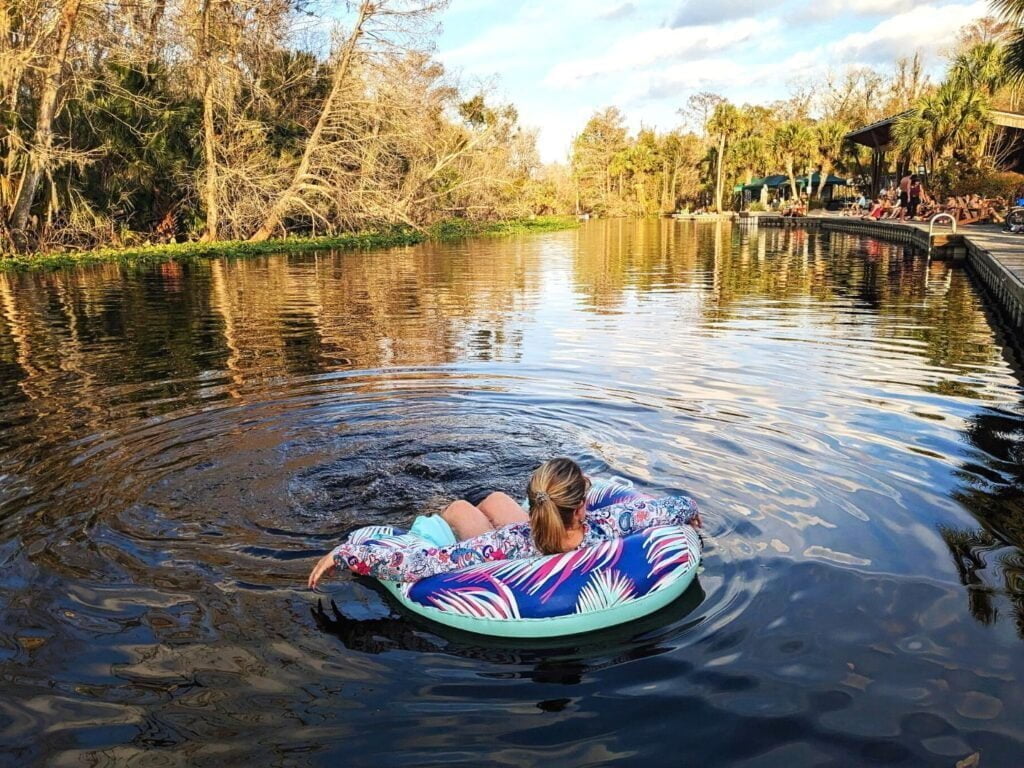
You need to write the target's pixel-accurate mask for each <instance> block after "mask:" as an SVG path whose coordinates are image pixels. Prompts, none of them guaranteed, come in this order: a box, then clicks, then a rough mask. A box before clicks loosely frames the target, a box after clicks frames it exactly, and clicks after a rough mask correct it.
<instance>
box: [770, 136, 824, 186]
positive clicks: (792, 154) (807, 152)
mask: <svg viewBox="0 0 1024 768" xmlns="http://www.w3.org/2000/svg"><path fill="white" fill-rule="evenodd" d="M772 144H773V145H774V147H775V153H776V154H777V155H778V157H779V159H780V160H781V161H782V162H783V164H784V165H785V166H786V175H787V176H789V185H790V188H791V189H792V190H793V197H797V195H798V192H797V188H796V169H797V168H798V167H801V168H802V167H804V166H806V165H807V163H809V162H810V161H811V157H812V155H813V152H814V134H813V133H812V132H811V129H810V128H809V127H808V126H807V125H806V124H805V123H802V122H799V121H797V120H790V121H789V122H788V123H783V124H782V125H780V126H779V127H778V128H777V129H776V130H775V133H774V135H773V136H772Z"/></svg>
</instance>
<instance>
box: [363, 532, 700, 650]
mask: <svg viewBox="0 0 1024 768" xmlns="http://www.w3.org/2000/svg"><path fill="white" fill-rule="evenodd" d="M396 536H397V537H402V536H410V534H406V533H404V532H403V531H401V530H399V529H395V528H391V527H390V526H373V527H370V528H362V529H360V530H358V531H356V532H355V533H353V534H352V537H351V539H350V540H351V541H354V542H366V541H370V540H372V539H377V538H384V537H389V538H390V537H396ZM412 538H416V537H412ZM410 543H412V541H410ZM700 553H701V542H700V536H699V535H698V533H697V532H696V531H695V530H694V529H693V528H691V527H690V526H688V525H684V526H659V527H654V528H648V529H647V530H644V531H640V532H638V533H635V534H633V535H631V536H626V537H624V538H621V539H612V540H609V541H605V542H601V543H600V544H597V545H595V546H592V547H587V548H584V549H578V550H574V551H572V552H565V553H563V554H558V555H546V556H539V557H530V558H523V559H520V560H498V561H494V562H488V563H482V564H479V565H472V566H469V567H466V568H462V569H460V570H457V571H451V572H449V573H442V574H438V575H436V576H431V577H428V578H425V579H422V580H420V581H417V582H415V583H400V582H390V581H383V582H381V584H383V586H384V587H385V588H386V589H387V590H388V592H390V593H391V594H392V595H393V596H394V597H395V599H396V600H397V601H398V602H399V603H400V604H401V605H402V606H403V607H405V608H406V609H407V610H409V611H411V612H413V613H415V614H417V615H419V616H423V617H424V618H427V619H430V620H432V621H436V622H438V623H440V624H444V625H447V626H450V627H454V628H456V629H460V630H464V631H466V632H475V633H478V634H482V635H493V636H496V637H513V638H551V637H561V636H565V635H575V634H581V633H584V632H593V631H595V630H599V629H605V628H607V627H613V626H616V625H619V624H624V623H626V622H630V621H634V620H636V619H639V618H641V617H643V616H647V615H648V614H651V613H654V612H655V611H658V610H660V609H661V608H664V607H665V606H667V605H669V604H670V603H671V602H672V601H674V600H675V599H676V598H678V597H679V596H680V595H682V594H683V593H684V592H685V591H686V589H687V588H688V587H689V586H690V584H691V583H692V582H693V579H694V577H695V576H696V574H697V569H698V567H699V565H700Z"/></svg>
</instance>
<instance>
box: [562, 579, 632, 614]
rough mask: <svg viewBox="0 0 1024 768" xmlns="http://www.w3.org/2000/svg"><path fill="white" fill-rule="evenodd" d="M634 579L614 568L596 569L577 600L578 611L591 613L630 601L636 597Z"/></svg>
mask: <svg viewBox="0 0 1024 768" xmlns="http://www.w3.org/2000/svg"><path fill="white" fill-rule="evenodd" d="M635 594H636V588H635V585H634V584H633V581H632V580H631V579H630V578H629V577H628V576H626V575H625V574H624V573H622V572H620V571H616V570H612V569H602V570H600V571H595V572H594V573H593V574H592V575H591V577H590V579H589V580H588V581H587V583H586V585H585V586H584V587H583V589H582V590H580V594H579V598H578V599H577V600H576V613H591V612H593V611H600V610H603V609H605V608H612V607H614V606H616V605H622V604H623V603H628V602H629V601H630V600H633V599H634V598H635Z"/></svg>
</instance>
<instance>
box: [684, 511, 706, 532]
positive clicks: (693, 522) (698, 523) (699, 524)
mask: <svg viewBox="0 0 1024 768" xmlns="http://www.w3.org/2000/svg"><path fill="white" fill-rule="evenodd" d="M686 524H687V525H690V526H692V527H693V528H694V529H695V530H698V531H699V530H700V529H701V528H703V527H704V521H703V520H701V519H700V512H694V514H693V517H691V518H690V519H689V520H687V521H686Z"/></svg>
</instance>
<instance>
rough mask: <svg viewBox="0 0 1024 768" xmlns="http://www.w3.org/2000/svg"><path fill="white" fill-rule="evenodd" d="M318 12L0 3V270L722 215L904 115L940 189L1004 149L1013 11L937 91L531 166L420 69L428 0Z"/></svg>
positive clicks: (606, 124) (444, 81) (1015, 54)
mask: <svg viewBox="0 0 1024 768" xmlns="http://www.w3.org/2000/svg"><path fill="white" fill-rule="evenodd" d="M318 1H319V0H6V1H5V2H0V251H3V252H9V251H14V250H18V251H30V252H31V251H41V250H60V249H69V248H70V249H84V248H91V247H96V246H100V245H114V246H134V245H138V244H141V243H146V242H175V241H183V240H204V241H208V242H212V241H218V240H223V239H243V240H255V241H260V240H265V239H268V238H272V237H280V236H284V235H288V234H290V233H301V234H306V235H318V234H336V233H339V232H348V231H360V230H368V229H384V228H390V227H394V226H402V227H406V228H413V229H425V228H428V227H431V226H434V225H436V224H437V223H438V222H440V221H442V220H445V219H451V218H461V219H473V220H488V219H498V218H512V217H521V216H527V215H531V214H543V213H595V214H599V215H630V216H646V215H654V214H657V213H659V212H666V211H672V210H677V209H679V208H680V207H681V206H698V205H703V206H707V207H711V208H717V209H722V208H726V207H729V206H730V205H732V204H733V202H734V200H733V196H732V189H733V188H734V186H735V185H737V184H740V183H747V182H749V181H750V180H751V179H753V178H754V177H759V176H764V175H767V174H770V173H780V172H781V173H784V174H786V175H787V176H788V178H789V185H790V187H791V189H792V191H793V192H795V191H796V184H797V178H798V177H799V176H802V175H803V174H805V173H806V172H807V171H808V170H817V171H820V173H821V174H822V178H826V177H827V175H828V174H829V173H830V172H835V173H842V174H844V175H847V176H864V175H866V174H867V173H868V172H869V165H870V159H869V156H868V150H866V149H865V148H858V147H857V146H855V145H851V144H850V143H849V142H848V141H845V140H844V137H845V136H846V134H847V133H848V132H849V131H850V130H851V129H853V128H855V127H858V126H862V125H865V124H868V123H870V122H873V121H874V120H877V119H879V118H882V117H887V116H889V115H893V114H900V113H903V114H904V116H903V117H902V118H901V119H900V121H899V124H898V126H897V130H896V137H897V152H896V153H895V160H896V163H897V164H902V165H903V166H904V167H906V166H909V165H912V164H923V165H926V166H927V167H928V169H929V171H930V173H931V174H932V176H933V177H934V178H935V179H937V180H939V181H940V182H941V183H945V184H947V185H948V186H950V187H953V186H955V185H957V184H964V183H965V182H971V181H972V180H973V181H977V180H979V179H982V180H984V179H985V178H990V177H992V175H993V174H994V173H995V171H996V168H995V166H994V165H993V162H994V163H995V165H997V164H998V159H999V157H1000V155H1001V154H1006V153H1007V152H1009V151H1010V149H1011V148H1010V147H1009V146H1008V145H1007V144H1006V142H1005V136H1003V135H1002V134H1001V133H1000V132H999V131H997V130H995V129H993V127H992V125H991V121H990V119H989V117H988V113H989V111H990V110H991V109H992V108H1008V109H1017V108H1018V107H1019V102H1020V99H1019V96H1020V91H1019V88H1017V86H1016V84H1017V83H1019V82H1020V80H1019V73H1021V72H1024V63H1022V62H1024V54H1022V52H1024V33H1022V29H1024V27H1022V24H1021V21H1022V18H1024V3H1021V2H1020V1H1019V0H1012V1H1011V0H1007V1H1006V2H996V5H997V6H999V7H1000V10H1001V11H1002V12H1003V13H1004V18H1003V20H1002V21H998V20H995V19H985V20H983V21H981V22H979V23H977V24H975V25H974V26H972V27H970V28H969V29H966V30H965V31H964V32H963V34H962V36H961V39H960V41H959V43H958V45H957V46H956V50H955V51H953V52H952V53H951V59H950V66H949V70H948V73H947V76H946V77H945V79H943V80H942V81H941V82H932V81H931V80H930V78H929V77H928V76H927V75H926V74H925V72H924V69H923V67H922V64H921V61H920V59H919V58H917V57H911V58H909V59H905V60H901V61H899V62H897V63H896V65H895V66H894V67H893V68H892V69H891V70H890V71H887V72H878V71H874V70H872V69H865V68H857V69H851V70H848V71H845V72H842V73H840V74H831V75H828V76H825V77H824V78H823V79H822V80H821V81H820V82H813V83H812V82H805V83H803V84H800V85H799V86H797V87H796V88H795V89H794V90H793V92H792V93H791V95H790V97H789V98H787V99H784V100H781V101H778V102H775V103H772V104H767V105H735V104H732V103H730V102H729V101H727V100H726V99H724V98H723V97H721V96H719V95H716V94H713V93H706V92H704V93H697V94H693V95H692V96H691V97H690V98H689V100H688V101H687V102H686V104H685V105H684V106H683V107H682V108H681V109H680V120H681V123H682V127H679V128H677V129H673V130H670V131H662V132H658V131H654V130H652V129H650V128H641V129H640V130H639V131H637V132H635V133H632V132H630V130H629V129H628V128H627V123H628V121H627V116H626V115H625V114H624V113H623V112H622V111H621V110H619V109H617V108H614V107H609V108H607V109H602V110H599V111H597V112H595V114H594V115H593V116H592V117H591V118H590V120H589V121H588V122H587V123H586V125H585V126H583V127H582V129H581V131H580V133H579V134H578V135H577V136H576V137H575V139H574V141H573V143H572V147H571V150H570V153H569V157H568V162H567V163H565V164H557V163H556V164H550V165H546V166H545V165H542V164H541V163H540V161H539V158H538V154H537V149H536V136H535V132H534V131H533V130H532V129H529V128H526V127H524V126H523V125H521V123H520V121H519V117H518V114H517V111H516V109H515V107H514V106H513V105H510V104H504V103H500V102H498V101H496V100H495V99H494V97H493V95H492V94H491V93H490V92H489V91H488V90H487V89H486V88H482V87H478V86H476V85H474V84H472V83H469V84H467V83H465V82H463V81H461V80H460V78H458V77H456V76H454V75H453V74H452V73H450V72H447V71H446V70H445V68H444V67H443V66H442V65H441V64H440V63H439V61H438V60H437V59H436V58H435V57H434V56H433V54H432V46H433V43H434V40H435V39H436V30H437V20H438V14H439V12H440V11H441V10H443V8H444V7H445V5H446V2H447V0H360V1H359V2H352V3H348V4H346V7H347V8H348V9H349V13H348V15H347V16H346V17H345V23H344V24H338V23H334V22H331V21H330V19H329V18H328V17H325V15H324V14H323V13H322V11H323V10H324V9H323V8H321V7H319V6H317V5H316V3H317V2H318ZM993 158H995V161H993ZM820 192H821V189H820V187H819V188H818V189H816V190H812V194H815V195H820Z"/></svg>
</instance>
